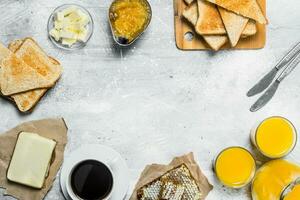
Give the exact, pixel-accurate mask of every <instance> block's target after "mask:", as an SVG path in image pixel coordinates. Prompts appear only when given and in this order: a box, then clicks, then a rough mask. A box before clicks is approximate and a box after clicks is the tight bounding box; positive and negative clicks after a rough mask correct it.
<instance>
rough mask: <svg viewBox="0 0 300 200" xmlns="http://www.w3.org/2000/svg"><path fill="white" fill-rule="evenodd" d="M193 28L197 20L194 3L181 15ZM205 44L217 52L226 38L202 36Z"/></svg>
mask: <svg viewBox="0 0 300 200" xmlns="http://www.w3.org/2000/svg"><path fill="white" fill-rule="evenodd" d="M182 15H183V17H184V18H186V19H187V20H188V21H189V22H190V23H191V24H192V25H193V26H195V25H196V23H197V20H198V6H197V3H196V2H193V3H192V4H191V5H189V6H187V7H186V8H185V10H184V11H183V13H182ZM202 37H203V38H204V40H205V41H206V42H207V44H208V45H209V46H210V47H211V48H212V49H213V50H215V51H217V50H219V49H220V48H221V47H222V46H223V45H224V44H225V43H226V42H227V37H226V36H225V35H202Z"/></svg>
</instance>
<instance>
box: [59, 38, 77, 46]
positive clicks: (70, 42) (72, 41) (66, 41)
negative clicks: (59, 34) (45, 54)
mask: <svg viewBox="0 0 300 200" xmlns="http://www.w3.org/2000/svg"><path fill="white" fill-rule="evenodd" d="M76 42H77V39H68V38H63V39H62V44H63V45H66V46H69V47H70V46H72V45H73V44H75V43H76Z"/></svg>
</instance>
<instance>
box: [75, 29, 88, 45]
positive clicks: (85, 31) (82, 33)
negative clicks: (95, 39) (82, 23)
mask: <svg viewBox="0 0 300 200" xmlns="http://www.w3.org/2000/svg"><path fill="white" fill-rule="evenodd" d="M87 35H88V29H87V28H84V29H82V30H81V31H80V32H79V33H78V35H77V39H78V40H79V41H81V42H86V40H87Z"/></svg>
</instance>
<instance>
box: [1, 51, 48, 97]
mask: <svg viewBox="0 0 300 200" xmlns="http://www.w3.org/2000/svg"><path fill="white" fill-rule="evenodd" d="M0 85H1V92H2V94H3V95H5V96H10V95H13V94H17V93H21V92H26V91H29V90H33V89H38V88H50V87H51V86H52V85H53V83H52V82H51V81H49V80H47V79H45V78H44V77H43V76H42V75H40V74H39V73H38V72H37V71H35V70H34V69H33V68H31V67H30V66H29V65H27V64H26V63H25V62H24V61H23V59H21V58H19V57H18V56H16V55H15V54H14V53H11V54H10V55H9V56H8V57H7V58H4V59H3V60H2V63H1V71H0Z"/></svg>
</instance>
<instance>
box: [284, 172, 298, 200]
mask: <svg viewBox="0 0 300 200" xmlns="http://www.w3.org/2000/svg"><path fill="white" fill-rule="evenodd" d="M298 185H300V176H299V177H298V178H296V179H295V180H294V181H292V182H291V183H290V184H288V185H287V186H286V187H285V188H284V189H283V190H282V192H281V194H280V200H284V198H285V197H286V196H287V195H288V194H290V192H291V191H292V190H293V189H294V188H295V187H296V186H298Z"/></svg>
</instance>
